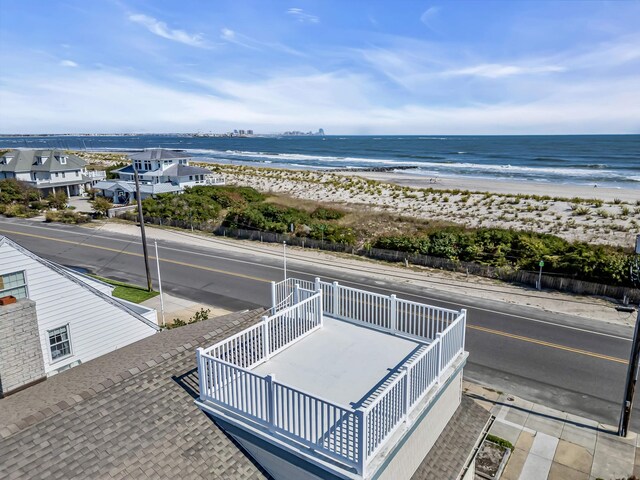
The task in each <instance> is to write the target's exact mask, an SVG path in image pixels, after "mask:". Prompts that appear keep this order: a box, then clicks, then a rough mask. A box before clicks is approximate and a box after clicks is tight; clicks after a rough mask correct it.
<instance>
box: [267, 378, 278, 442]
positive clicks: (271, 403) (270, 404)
mask: <svg viewBox="0 0 640 480" xmlns="http://www.w3.org/2000/svg"><path fill="white" fill-rule="evenodd" d="M264 379H265V380H266V382H267V422H269V431H271V432H273V431H274V430H275V427H276V386H275V381H276V374H275V373H270V374H269V375H266V376H265V377H264Z"/></svg>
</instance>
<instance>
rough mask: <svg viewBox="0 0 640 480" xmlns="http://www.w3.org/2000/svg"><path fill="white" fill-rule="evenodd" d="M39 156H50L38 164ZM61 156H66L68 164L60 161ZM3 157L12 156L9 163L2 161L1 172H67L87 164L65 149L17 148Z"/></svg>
mask: <svg viewBox="0 0 640 480" xmlns="http://www.w3.org/2000/svg"><path fill="white" fill-rule="evenodd" d="M39 157H48V159H47V161H46V162H45V163H44V164H43V165H38V164H37V159H38V158H39ZM60 157H66V158H67V162H66V164H62V163H60ZM0 158H3V159H7V158H11V161H10V162H9V163H8V164H3V163H0V172H17V173H20V172H67V171H73V170H80V169H82V168H84V167H85V166H86V165H87V162H85V161H84V160H83V159H81V158H80V157H78V156H77V155H73V154H71V153H66V152H65V151H63V150H31V149H22V148H20V149H15V150H10V151H8V152H7V153H5V154H4V155H2V157H0Z"/></svg>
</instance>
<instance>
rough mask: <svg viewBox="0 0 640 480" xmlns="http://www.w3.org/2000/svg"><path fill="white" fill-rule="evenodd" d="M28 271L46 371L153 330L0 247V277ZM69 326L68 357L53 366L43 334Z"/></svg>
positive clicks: (145, 334) (41, 265)
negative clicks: (69, 345) (70, 353)
mask: <svg viewBox="0 0 640 480" xmlns="http://www.w3.org/2000/svg"><path fill="white" fill-rule="evenodd" d="M21 270H25V271H26V276H27V288H28V294H29V298H30V299H31V300H33V301H35V302H36V312H37V315H38V326H39V329H40V343H41V346H42V353H43V358H44V362H45V372H46V373H47V374H49V373H52V372H54V371H56V370H58V369H60V368H62V367H65V366H67V365H69V364H71V363H74V362H77V361H81V362H87V361H88V360H91V359H93V358H96V357H99V356H100V355H104V354H105V353H108V352H111V351H113V350H115V349H117V348H120V347H123V346H125V345H128V344H130V343H133V342H135V341H137V340H141V339H142V338H145V337H148V336H150V335H153V334H154V333H155V332H156V330H155V329H154V328H152V327H150V326H149V325H147V324H145V323H144V322H143V321H142V320H140V319H138V318H136V317H134V316H133V315H131V314H129V313H128V312H126V311H124V310H122V309H121V308H119V307H117V306H115V305H112V304H110V303H109V301H107V300H105V299H104V298H102V297H100V296H98V295H96V294H94V293H93V292H91V291H90V290H88V289H86V288H83V287H82V286H80V285H78V284H77V283H75V282H74V281H72V280H71V279H68V278H66V277H64V276H62V275H60V274H58V273H57V272H55V271H54V270H51V269H50V268H48V267H46V266H45V265H43V264H41V263H40V262H38V261H36V260H34V259H32V258H30V257H28V256H26V255H25V254H23V253H22V252H20V251H18V250H16V249H14V248H13V247H12V246H10V245H7V244H3V245H1V246H0V274H2V273H9V272H15V271H21ZM67 324H68V325H69V333H70V337H71V349H72V355H71V356H69V357H66V358H64V359H62V360H59V361H57V362H56V363H54V364H51V352H50V350H49V345H48V336H47V330H51V329H54V328H57V327H61V326H63V325H67Z"/></svg>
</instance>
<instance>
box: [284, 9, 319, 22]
mask: <svg viewBox="0 0 640 480" xmlns="http://www.w3.org/2000/svg"><path fill="white" fill-rule="evenodd" d="M287 15H291V16H292V17H294V18H295V19H296V20H298V22H300V23H319V22H320V18H319V17H317V16H315V15H311V14H309V13H306V12H305V11H304V10H303V9H301V8H290V9H289V10H287Z"/></svg>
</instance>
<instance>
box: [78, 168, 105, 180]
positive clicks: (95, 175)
mask: <svg viewBox="0 0 640 480" xmlns="http://www.w3.org/2000/svg"><path fill="white" fill-rule="evenodd" d="M82 176H83V177H85V178H88V179H90V180H100V179H103V178H107V172H105V171H104V170H87V171H86V172H84V173H83V174H82Z"/></svg>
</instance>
